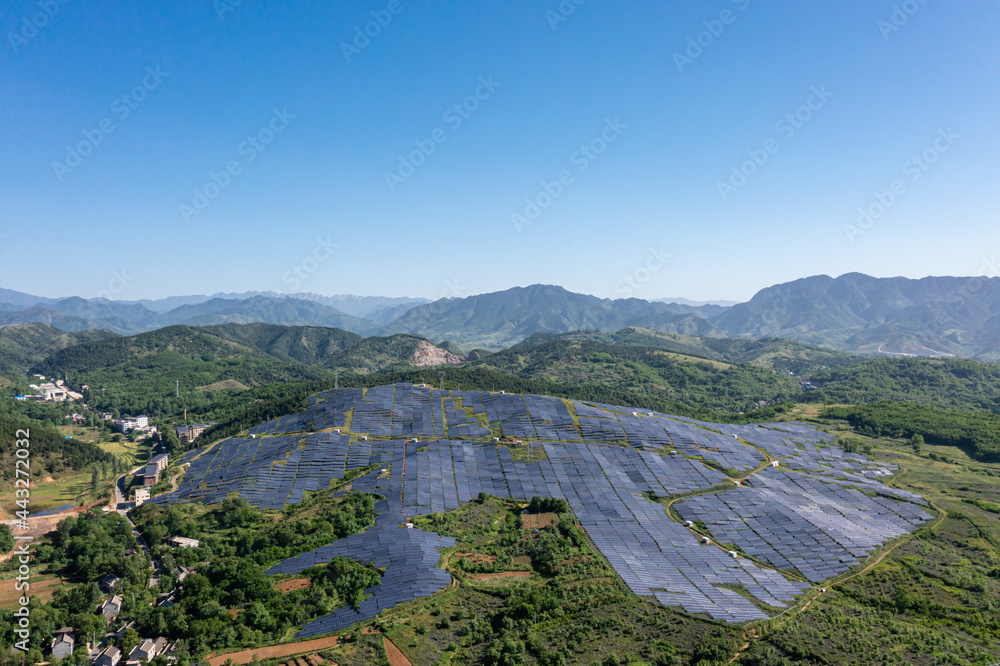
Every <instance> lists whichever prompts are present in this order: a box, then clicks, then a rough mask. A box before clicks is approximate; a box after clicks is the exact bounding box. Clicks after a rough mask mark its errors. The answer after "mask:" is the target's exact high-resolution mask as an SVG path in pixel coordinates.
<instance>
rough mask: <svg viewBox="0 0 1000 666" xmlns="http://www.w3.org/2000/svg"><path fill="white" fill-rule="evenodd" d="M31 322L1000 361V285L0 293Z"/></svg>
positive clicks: (11, 310)
mask: <svg viewBox="0 0 1000 666" xmlns="http://www.w3.org/2000/svg"><path fill="white" fill-rule="evenodd" d="M33 322H39V323H44V324H48V325H50V326H52V327H54V328H57V329H59V330H61V331H70V332H76V331H84V330H92V329H104V330H108V331H112V332H115V333H119V334H123V335H134V334H136V333H141V332H146V331H152V330H156V329H159V328H163V327H166V326H174V325H187V326H207V325H220V324H247V323H265V324H276V325H283V326H321V327H328V328H339V329H344V330H346V331H350V332H353V333H356V334H358V335H360V336H366V337H368V336H392V335H396V334H412V335H417V336H422V337H424V338H427V339H428V340H431V341H448V345H445V347H446V348H447V349H455V350H457V349H458V348H462V349H475V348H485V349H490V350H499V349H505V348H509V347H512V346H513V345H516V344H517V343H519V342H521V341H522V340H525V339H527V338H529V337H530V336H532V335H534V334H537V333H544V334H563V333H569V332H571V331H580V330H594V331H605V332H612V331H619V330H620V329H624V328H642V329H648V330H650V331H658V332H661V333H668V334H675V335H685V336H700V337H703V338H720V339H721V338H754V339H756V338H793V339H796V340H800V341H802V342H807V343H811V344H814V345H821V346H825V347H828V348H830V349H834V350H838V351H845V352H853V353H866V354H884V355H898V356H907V355H920V356H968V357H977V358H981V359H985V360H1000V278H961V277H929V278H924V279H920V280H911V279H907V278H873V277H869V276H867V275H862V274H858V273H850V274H847V275H842V276H840V277H838V278H831V277H828V276H815V277H809V278H804V279H801V280H796V281H794V282H789V283H786V284H781V285H776V286H773V287H768V288H766V289H763V290H761V291H760V292H759V293H757V294H756V295H755V296H754V297H753V298H752V299H751V300H750V301H748V302H746V303H738V304H735V305H728V304H721V305H720V304H718V303H703V302H692V301H686V300H684V299H680V298H673V299H661V300H659V301H646V300H641V299H635V298H632V299H621V300H609V299H601V298H597V297H594V296H587V295H583V294H576V293H573V292H570V291H567V290H566V289H563V288H562V287H558V286H550V285H532V286H529V287H517V288H513V289H508V290H506V291H501V292H495V293H490V294H480V295H476V296H469V297H467V298H452V299H442V300H439V301H433V302H430V301H426V300H424V299H413V298H384V297H360V296H320V295H317V294H292V295H286V294H276V293H273V292H247V293H243V294H216V295H215V296H211V297H210V296H180V297H173V298H166V299H160V300H156V301H137V302H121V301H107V300H103V299H93V300H84V299H81V298H64V299H50V298H42V297H37V296H32V295H30V294H24V293H20V292H16V291H11V290H7V289H0V326H3V325H10V324H28V323H33Z"/></svg>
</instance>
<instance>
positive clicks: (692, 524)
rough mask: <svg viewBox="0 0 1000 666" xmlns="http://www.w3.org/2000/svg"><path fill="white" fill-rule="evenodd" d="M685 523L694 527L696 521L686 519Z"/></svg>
mask: <svg viewBox="0 0 1000 666" xmlns="http://www.w3.org/2000/svg"><path fill="white" fill-rule="evenodd" d="M684 524H685V525H687V526H688V527H694V522H693V521H690V520H685V521H684Z"/></svg>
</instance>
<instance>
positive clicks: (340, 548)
mask: <svg viewBox="0 0 1000 666" xmlns="http://www.w3.org/2000/svg"><path fill="white" fill-rule="evenodd" d="M390 504H391V503H390V502H388V501H386V500H382V501H380V502H377V503H376V504H375V510H376V511H377V512H378V519H377V521H376V524H375V526H374V527H371V528H369V529H368V530H367V531H365V532H362V533H360V534H353V535H351V536H349V537H347V538H346V539H340V540H339V541H335V542H334V543H332V544H330V545H328V546H322V547H321V548H319V549H317V550H314V551H312V552H310V553H304V554H302V555H299V556H298V557H293V558H291V559H289V560H285V561H284V562H281V563H280V564H276V565H275V566H273V567H271V568H270V569H268V571H267V573H268V574H270V575H277V574H297V573H299V572H301V571H303V570H305V569H308V568H310V567H315V566H317V565H320V564H326V563H328V562H331V561H332V560H333V558H335V557H348V558H351V559H354V560H356V561H358V562H361V563H363V564H371V565H373V566H375V567H378V568H382V567H385V572H384V573H382V580H381V582H380V583H379V584H378V585H375V586H373V587H370V588H368V589H366V590H365V594H366V595H371V596H369V597H368V598H367V599H365V600H364V601H362V602H361V604H360V607H359V609H358V610H357V611H355V610H354V608H351V607H345V608H340V609H338V610H336V611H335V612H334V613H331V614H330V615H325V616H323V617H321V618H319V619H316V620H314V621H312V622H310V623H308V624H306V625H305V626H303V627H302V630H301V631H300V632H299V633H298V638H308V637H310V636H318V635H321V634H328V633H330V632H334V631H340V630H342V629H346V628H347V627H350V626H351V625H353V624H355V623H357V622H362V621H365V620H371V619H372V618H374V617H375V616H376V615H378V614H379V613H381V612H382V611H384V610H388V609H390V608H393V607H394V606H396V605H397V604H400V603H404V602H407V601H412V600H414V599H418V598H421V597H429V596H431V595H433V594H434V593H435V592H438V591H440V590H442V589H444V588H445V587H447V586H448V585H449V584H450V583H451V576H450V575H449V574H448V573H447V572H446V571H444V570H442V569H438V568H436V567H437V563H438V559H439V554H438V551H439V550H440V549H442V548H449V547H451V546H454V545H455V540H454V539H452V538H450V537H441V536H438V535H437V534H434V533H433V532H424V531H422V530H418V529H400V528H399V527H398V523H399V522H400V521H401V520H402V519H403V516H402V515H401V514H400V513H399V510H398V504H397V505H396V506H397V509H396V510H395V511H393V510H392V507H391V506H390Z"/></svg>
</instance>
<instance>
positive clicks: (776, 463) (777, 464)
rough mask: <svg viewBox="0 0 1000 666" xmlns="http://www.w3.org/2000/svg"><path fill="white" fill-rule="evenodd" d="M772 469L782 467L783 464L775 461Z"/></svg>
mask: <svg viewBox="0 0 1000 666" xmlns="http://www.w3.org/2000/svg"><path fill="white" fill-rule="evenodd" d="M771 467H781V463H780V462H778V461H777V460H775V461H774V462H773V463H771Z"/></svg>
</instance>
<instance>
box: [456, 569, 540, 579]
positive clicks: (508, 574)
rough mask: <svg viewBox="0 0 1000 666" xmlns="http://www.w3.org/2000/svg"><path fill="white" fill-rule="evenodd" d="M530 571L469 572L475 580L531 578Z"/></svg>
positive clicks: (470, 576)
mask: <svg viewBox="0 0 1000 666" xmlns="http://www.w3.org/2000/svg"><path fill="white" fill-rule="evenodd" d="M530 577H531V572H530V571H501V572H500V573H485V574H469V578H472V579H474V580H490V579H495V578H530Z"/></svg>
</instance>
